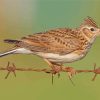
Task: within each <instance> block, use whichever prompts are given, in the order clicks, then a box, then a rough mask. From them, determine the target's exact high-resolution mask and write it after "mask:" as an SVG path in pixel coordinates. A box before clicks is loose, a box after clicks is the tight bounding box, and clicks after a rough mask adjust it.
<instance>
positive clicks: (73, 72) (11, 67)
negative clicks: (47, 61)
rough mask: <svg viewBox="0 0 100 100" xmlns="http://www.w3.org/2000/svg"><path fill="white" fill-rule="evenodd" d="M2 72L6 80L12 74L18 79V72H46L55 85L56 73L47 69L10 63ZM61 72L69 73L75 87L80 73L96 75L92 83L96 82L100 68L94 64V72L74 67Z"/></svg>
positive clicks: (62, 69)
mask: <svg viewBox="0 0 100 100" xmlns="http://www.w3.org/2000/svg"><path fill="white" fill-rule="evenodd" d="M0 70H1V71H7V75H6V77H5V79H7V78H8V76H9V75H10V73H13V75H14V76H15V77H16V71H35V72H45V73H48V74H52V84H53V81H54V80H53V78H54V75H55V74H56V73H55V74H54V71H53V70H52V69H47V68H43V69H36V68H17V67H16V66H15V64H14V63H12V64H11V63H10V62H8V63H7V66H6V67H0ZM60 72H66V73H68V77H69V79H70V81H71V82H72V84H73V85H74V83H73V81H72V80H71V79H72V77H73V76H74V75H76V74H78V73H83V72H84V73H86V72H87V73H94V74H95V75H94V77H93V78H92V81H94V80H95V79H96V76H97V75H98V74H100V67H99V68H96V64H94V69H93V70H75V69H74V68H72V67H62V68H61V70H60ZM59 77H60V73H58V78H59Z"/></svg>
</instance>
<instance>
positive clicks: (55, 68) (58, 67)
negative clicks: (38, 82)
mask: <svg viewBox="0 0 100 100" xmlns="http://www.w3.org/2000/svg"><path fill="white" fill-rule="evenodd" d="M45 61H46V62H47V63H48V64H49V66H50V68H52V73H53V74H56V73H59V72H60V71H61V70H62V65H61V64H56V63H52V62H50V61H48V60H47V59H45Z"/></svg>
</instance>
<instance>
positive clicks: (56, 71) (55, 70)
mask: <svg viewBox="0 0 100 100" xmlns="http://www.w3.org/2000/svg"><path fill="white" fill-rule="evenodd" d="M60 71H62V66H59V65H53V67H52V72H51V73H52V84H53V78H54V75H55V74H58V78H59V77H60Z"/></svg>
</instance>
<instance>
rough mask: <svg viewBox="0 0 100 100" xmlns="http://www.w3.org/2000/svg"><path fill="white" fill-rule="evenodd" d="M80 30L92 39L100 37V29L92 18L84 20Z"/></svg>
mask: <svg viewBox="0 0 100 100" xmlns="http://www.w3.org/2000/svg"><path fill="white" fill-rule="evenodd" d="M79 30H80V31H81V32H82V33H83V34H84V35H85V36H86V37H87V38H90V39H91V38H95V37H97V36H100V28H99V27H98V26H97V24H96V22H95V21H94V20H93V19H92V18H91V17H87V18H86V19H84V22H83V23H82V24H81V26H80V28H79Z"/></svg>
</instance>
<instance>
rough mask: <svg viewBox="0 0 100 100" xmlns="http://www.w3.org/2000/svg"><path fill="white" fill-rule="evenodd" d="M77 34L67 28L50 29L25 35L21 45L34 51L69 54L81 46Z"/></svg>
mask: <svg viewBox="0 0 100 100" xmlns="http://www.w3.org/2000/svg"><path fill="white" fill-rule="evenodd" d="M76 34H77V33H75V32H74V31H72V30H71V29H67V28H61V29H55V30H50V31H47V32H43V33H37V34H33V35H28V36H27V37H23V38H22V39H21V41H22V42H21V43H19V46H20V47H24V48H27V49H30V50H31V51H33V52H44V53H52V52H53V53H58V54H68V53H70V52H72V51H75V50H77V49H79V48H80V41H79V39H78V38H76Z"/></svg>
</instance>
